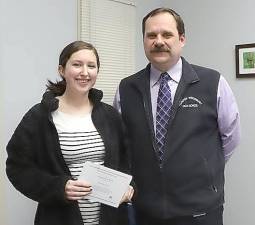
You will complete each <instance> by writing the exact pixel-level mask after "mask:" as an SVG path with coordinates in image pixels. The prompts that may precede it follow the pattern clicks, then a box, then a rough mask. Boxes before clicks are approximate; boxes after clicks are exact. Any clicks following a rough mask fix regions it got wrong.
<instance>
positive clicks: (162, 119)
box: [156, 72, 172, 167]
mask: <svg viewBox="0 0 255 225" xmlns="http://www.w3.org/2000/svg"><path fill="white" fill-rule="evenodd" d="M170 79H171V78H170V76H169V74H168V73H166V72H165V73H162V74H161V76H160V86H159V91H158V99H157V112H156V143H157V145H158V158H159V165H160V167H162V162H163V154H164V151H163V150H164V144H165V137H166V133H167V124H168V121H169V118H170V111H171V107H172V101H171V89H170V87H169V85H168V81H169V80H170Z"/></svg>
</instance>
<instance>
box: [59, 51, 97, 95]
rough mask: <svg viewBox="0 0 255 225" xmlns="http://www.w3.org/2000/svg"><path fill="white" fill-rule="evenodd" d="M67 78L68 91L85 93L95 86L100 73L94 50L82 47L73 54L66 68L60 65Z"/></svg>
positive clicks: (62, 73) (64, 76)
mask: <svg viewBox="0 0 255 225" xmlns="http://www.w3.org/2000/svg"><path fill="white" fill-rule="evenodd" d="M59 73H60V75H61V76H62V77H63V78H65V80H66V91H68V92H72V93H77V94H84V93H88V92H89V90H90V89H91V88H92V87H93V86H94V84H95V82H96V78H97V74H98V65H97V59H96V56H95V54H94V52H93V51H92V50H89V49H82V50H79V51H77V52H75V53H73V54H72V55H71V57H70V58H69V60H68V61H67V63H66V66H65V68H63V66H59Z"/></svg>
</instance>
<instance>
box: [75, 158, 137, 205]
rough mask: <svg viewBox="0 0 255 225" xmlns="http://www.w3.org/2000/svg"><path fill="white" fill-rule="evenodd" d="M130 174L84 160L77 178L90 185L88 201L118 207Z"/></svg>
mask: <svg viewBox="0 0 255 225" xmlns="http://www.w3.org/2000/svg"><path fill="white" fill-rule="evenodd" d="M131 179H132V176H130V175H128V174H125V173H122V172H119V171H117V170H113V169H110V168H108V167H105V166H102V165H99V164H95V163H92V162H85V164H84V166H83V169H82V173H81V175H80V176H79V180H86V181H88V182H89V183H90V184H91V186H92V192H91V194H89V195H88V199H89V200H90V201H96V202H101V203H104V204H106V205H110V206H113V207H116V208H117V207H118V206H119V204H120V201H121V198H122V196H123V195H124V193H125V192H126V191H127V190H128V186H129V184H130V181H131Z"/></svg>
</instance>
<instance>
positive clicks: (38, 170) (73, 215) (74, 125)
mask: <svg viewBox="0 0 255 225" xmlns="http://www.w3.org/2000/svg"><path fill="white" fill-rule="evenodd" d="M99 67H100V62H99V57H98V53H97V51H96V49H95V48H94V47H93V46H92V45H91V44H89V43H86V42H83V41H75V42H73V43H71V44H69V45H67V46H66V47H65V48H64V49H63V51H62V52H61V54H60V57H59V67H58V71H59V74H60V76H61V81H58V82H56V83H53V82H51V81H49V83H48V85H47V89H48V90H47V92H46V93H45V94H44V95H43V99H42V101H41V103H39V104H37V105H35V106H33V107H32V108H31V109H30V110H29V111H28V112H27V113H26V114H25V116H24V117H23V119H22V121H21V122H20V124H19V125H18V127H17V128H16V130H15V132H14V134H13V136H12V137H11V140H10V141H9V143H8V145H7V153H8V158H7V161H6V172H7V175H8V177H9V179H10V181H11V182H12V184H13V185H14V186H15V188H16V189H17V190H19V191H20V192H21V193H23V194H24V195H25V196H27V197H28V198H31V199H33V200H34V201H37V202H38V208H37V212H36V216H35V224H36V225H85V224H86V225H94V224H100V225H101V224H104V225H114V224H116V225H123V224H126V223H127V211H126V204H123V203H124V202H128V201H130V199H131V198H132V195H133V188H132V187H131V186H130V187H129V190H127V192H126V193H125V195H124V196H123V198H122V201H121V204H120V206H119V208H117V209H116V208H113V207H110V206H106V205H103V204H100V203H98V202H90V201H89V200H88V199H87V195H88V194H89V193H90V192H91V190H92V188H93V187H91V185H90V184H89V183H88V182H87V181H85V180H79V179H78V177H79V175H80V173H81V170H82V167H83V164H84V162H86V161H91V162H94V163H98V164H103V165H105V166H107V167H110V168H113V169H116V170H120V171H123V172H127V171H128V162H127V161H128V157H127V154H126V146H125V137H124V133H123V126H122V123H121V119H120V116H119V114H118V112H117V111H115V110H114V109H113V108H112V107H111V106H109V105H107V104H105V103H103V102H101V99H102V97H103V94H102V92H101V91H99V90H97V89H94V88H93V86H94V84H95V82H96V79H97V75H98V70H99Z"/></svg>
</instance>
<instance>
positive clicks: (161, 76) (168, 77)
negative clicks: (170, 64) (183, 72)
mask: <svg viewBox="0 0 255 225" xmlns="http://www.w3.org/2000/svg"><path fill="white" fill-rule="evenodd" d="M160 79H161V81H166V82H168V81H169V80H171V77H170V76H169V74H168V73H167V72H165V73H161V75H160Z"/></svg>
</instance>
